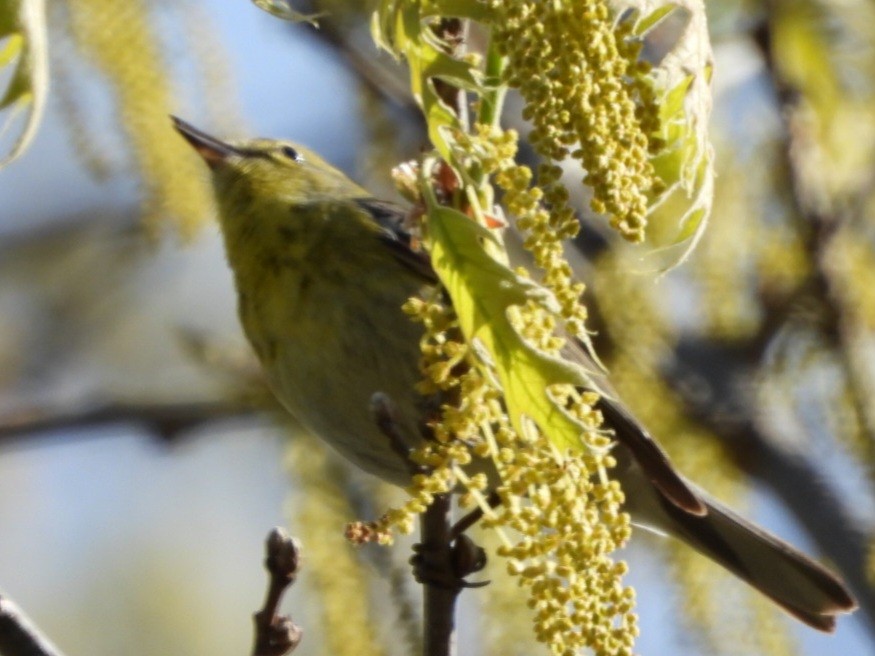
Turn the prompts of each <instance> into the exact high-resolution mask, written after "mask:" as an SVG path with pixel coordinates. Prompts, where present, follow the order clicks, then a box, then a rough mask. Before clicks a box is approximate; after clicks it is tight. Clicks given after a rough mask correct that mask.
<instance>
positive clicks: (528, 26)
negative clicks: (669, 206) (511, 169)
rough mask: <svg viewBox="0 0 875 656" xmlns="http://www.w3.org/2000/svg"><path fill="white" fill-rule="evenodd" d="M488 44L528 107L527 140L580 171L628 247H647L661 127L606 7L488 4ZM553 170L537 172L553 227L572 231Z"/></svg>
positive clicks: (622, 30) (599, 2) (633, 54)
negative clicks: (504, 61) (656, 135)
mask: <svg viewBox="0 0 875 656" xmlns="http://www.w3.org/2000/svg"><path fill="white" fill-rule="evenodd" d="M490 7H491V8H492V9H493V10H494V11H495V12H496V13H497V18H496V20H495V21H494V23H493V38H494V39H495V42H496V44H497V46H498V48H499V50H500V52H501V53H502V54H503V55H505V56H506V57H507V58H508V65H507V67H506V68H505V71H506V75H505V82H506V84H507V85H508V86H510V87H512V88H515V89H518V90H519V92H520V94H521V95H522V97H523V99H524V100H525V109H524V110H523V116H524V118H525V119H526V120H528V121H530V122H531V123H532V125H533V130H532V132H531V133H530V134H529V136H528V139H529V141H530V142H531V144H532V145H533V146H534V147H535V149H536V150H537V151H538V152H539V153H540V154H541V155H542V156H544V157H545V158H546V159H548V160H551V161H553V162H560V161H562V160H564V159H566V158H567V157H569V156H570V157H572V158H574V159H575V160H577V161H579V162H580V164H581V165H582V166H583V168H584V169H585V170H586V176H585V178H584V179H583V182H584V183H585V184H587V185H588V186H589V187H590V188H591V189H592V192H593V198H592V201H591V206H592V209H593V210H594V211H596V212H599V213H601V214H607V215H608V216H609V217H610V221H611V225H612V226H613V227H615V228H616V229H617V230H619V232H620V233H621V234H622V235H623V236H624V237H625V238H626V239H629V240H630V241H641V240H643V239H644V230H645V227H646V225H647V212H648V198H649V195H650V194H652V193H655V192H657V191H658V190H659V189H658V188H659V187H660V185H661V183H660V181H659V180H658V179H657V178H656V176H655V174H654V171H653V167H652V165H651V163H650V161H649V159H648V154H649V152H651V150H656V149H658V147H659V144H657V143H655V142H654V141H653V140H649V139H648V135H649V134H651V133H652V132H653V131H654V130H655V129H656V127H657V126H658V124H659V119H658V115H657V109H656V105H655V103H654V101H653V92H652V90H651V89H650V88H649V87H648V86H647V85H646V83H645V82H643V78H642V76H640V75H637V74H634V73H637V72H638V71H639V67H641V66H646V64H642V63H640V62H639V61H638V51H639V49H640V45H639V44H638V43H637V42H636V41H635V40H633V39H631V38H628V37H629V36H630V34H629V31H630V29H631V28H630V26H629V25H627V24H625V23H620V24H618V25H615V24H614V21H613V20H612V17H611V15H610V11H609V9H608V6H607V3H606V2H605V0H582V1H580V2H570V1H567V0H526V1H524V2H502V1H499V0H491V2H490ZM559 174H560V170H559V168H558V167H557V166H555V165H547V166H544V167H542V168H541V170H540V171H539V185H540V186H541V187H542V188H543V190H544V197H543V202H545V203H546V204H547V205H548V206H550V207H551V213H550V214H551V218H550V220H551V222H552V224H553V225H552V227H553V228H554V229H555V230H556V231H557V232H558V233H560V234H562V236H563V237H567V236H572V235H573V234H575V232H576V230H577V227H576V221H575V220H574V216H573V213H572V210H571V208H570V207H569V206H568V195H567V191H566V190H565V189H564V187H563V186H562V185H561V184H559V183H558V180H559Z"/></svg>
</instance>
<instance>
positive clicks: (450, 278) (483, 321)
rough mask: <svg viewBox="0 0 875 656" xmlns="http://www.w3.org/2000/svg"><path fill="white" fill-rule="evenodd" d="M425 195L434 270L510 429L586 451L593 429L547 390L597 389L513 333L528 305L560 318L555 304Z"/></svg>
mask: <svg viewBox="0 0 875 656" xmlns="http://www.w3.org/2000/svg"><path fill="white" fill-rule="evenodd" d="M429 168H430V167H429V166H427V165H426V166H425V167H424V169H425V170H428V169H429ZM425 193H426V205H427V207H428V210H429V211H428V247H429V252H430V254H431V261H432V266H434V269H435V271H436V272H437V274H438V276H439V277H440V279H441V282H442V283H443V285H444V286H445V288H446V290H447V292H448V293H449V295H450V298H451V299H452V301H453V307H454V308H455V310H456V314H457V316H458V318H459V325H460V327H461V329H462V332H463V333H464V335H465V338H466V340H467V342H468V343H469V344H478V343H479V344H482V346H483V347H485V349H486V352H488V353H489V354H490V356H491V357H492V362H489V363H482V365H483V366H484V367H488V368H490V369H491V370H493V371H494V374H495V375H496V376H497V378H498V381H499V382H500V384H501V387H502V390H503V392H504V399H505V402H506V404H507V409H508V415H509V417H510V419H511V421H512V423H513V425H514V428H515V429H516V430H517V431H520V432H521V433H522V434H525V433H526V432H527V431H528V430H529V428H528V422H534V424H535V425H537V427H538V428H539V429H540V430H541V431H543V433H544V434H545V435H546V436H547V438H548V439H549V440H550V442H551V443H552V444H554V445H555V446H556V447H557V448H559V449H560V450H565V449H573V450H575V451H578V452H579V451H580V450H581V449H584V448H590V447H588V446H586V445H585V443H584V442H583V440H582V439H581V438H582V435H583V433H584V432H586V431H587V430H590V429H589V428H588V427H587V426H584V425H583V424H582V423H581V422H580V421H578V420H577V419H575V418H574V417H572V416H570V415H569V414H568V413H567V412H566V411H565V409H564V408H562V407H561V406H560V405H559V404H557V403H556V402H555V401H554V400H553V399H552V398H551V396H550V393H549V389H550V387H551V386H552V385H556V384H563V383H567V384H571V385H574V386H578V387H587V388H589V389H597V387H596V385H595V383H594V382H593V381H592V379H591V378H590V376H589V375H588V373H587V371H586V370H585V369H584V368H583V367H581V366H579V365H577V364H575V363H572V362H569V361H566V360H564V359H562V358H560V357H558V356H555V355H551V354H549V353H546V352H544V351H541V350H539V349H537V348H535V347H534V346H533V345H532V344H530V343H529V342H528V341H527V340H525V339H524V338H523V337H522V336H521V335H520V334H519V332H518V331H517V330H516V329H515V328H514V326H513V324H512V322H511V319H510V315H509V313H510V312H511V311H512V308H514V307H518V306H522V305H524V304H525V303H526V302H527V301H529V300H537V301H538V302H539V303H541V304H542V305H543V306H545V307H547V308H548V309H550V310H551V311H552V312H555V313H558V312H559V305H558V303H557V301H556V299H555V298H554V297H553V296H552V294H551V293H550V292H549V291H548V290H546V289H544V288H543V287H541V286H539V285H537V284H536V283H534V282H532V281H531V280H528V279H526V278H523V277H521V276H519V275H517V274H516V273H515V272H514V271H513V270H511V269H510V268H509V267H507V266H506V265H505V264H503V263H501V262H499V261H498V260H496V259H495V258H494V257H492V256H491V255H490V254H489V253H488V249H484V247H483V243H484V242H495V239H496V237H495V236H494V235H493V234H492V233H491V232H489V231H488V230H487V229H486V228H484V227H482V226H481V225H479V224H478V223H476V222H475V221H473V220H472V219H471V218H469V217H468V216H465V215H464V214H462V213H461V212H458V211H457V210H454V209H452V208H449V207H444V206H440V205H438V204H437V201H436V200H435V197H434V195H433V192H431V191H430V190H429V189H428V188H427V185H426V192H425ZM490 373H492V372H490Z"/></svg>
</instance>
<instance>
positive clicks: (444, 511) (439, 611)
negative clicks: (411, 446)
mask: <svg viewBox="0 0 875 656" xmlns="http://www.w3.org/2000/svg"><path fill="white" fill-rule="evenodd" d="M451 506H452V498H451V496H450V495H449V494H441V495H438V496H436V497H435V499H434V501H433V502H432V504H431V505H430V506H429V507H428V509H427V510H426V511H425V513H423V515H422V518H421V523H422V544H421V550H422V552H423V553H424V554H426V555H427V557H428V558H429V559H432V558H434V559H435V560H436V561H437V562H439V563H447V564H448V563H449V562H450V560H451V558H450V542H451V538H450V528H451V527H450V511H451ZM460 591H461V588H452V587H447V586H443V585H440V584H439V583H438V582H436V581H428V580H425V581H423V615H424V621H423V626H424V629H425V636H424V639H423V649H422V653H423V654H424V656H452V655H453V654H455V652H456V640H455V620H454V617H455V612H456V599H457V598H458V596H459V592H460Z"/></svg>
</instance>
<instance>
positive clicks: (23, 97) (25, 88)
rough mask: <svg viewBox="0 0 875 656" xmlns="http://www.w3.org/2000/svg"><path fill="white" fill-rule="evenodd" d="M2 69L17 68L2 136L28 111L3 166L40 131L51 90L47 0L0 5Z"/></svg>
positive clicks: (0, 98)
mask: <svg viewBox="0 0 875 656" xmlns="http://www.w3.org/2000/svg"><path fill="white" fill-rule="evenodd" d="M0 39H4V41H3V42H2V44H0V68H6V67H10V66H11V67H13V71H12V75H11V76H10V78H9V82H8V84H7V85H6V88H5V89H4V90H2V95H0V112H2V115H0V136H2V135H4V134H6V133H7V132H8V131H10V130H11V129H12V128H13V126H14V125H15V124H16V121H17V119H18V117H19V116H20V115H21V114H22V113H25V114H26V116H25V118H24V121H23V125H22V127H21V128H20V132H19V134H18V136H17V137H16V138H15V139H14V141H13V143H12V145H11V146H10V148H9V151H8V152H7V153H5V154H2V153H0V168H3V167H4V166H6V165H8V164H9V163H11V162H12V161H13V160H15V159H16V158H17V157H19V156H20V155H21V154H22V153H23V152H24V151H25V150H26V149H27V147H28V145H29V144H30V142H31V141H32V140H33V137H34V135H35V134H36V130H37V127H39V123H40V119H41V118H42V114H43V109H44V108H45V99H46V95H47V93H48V52H47V39H46V21H45V3H44V0H5V1H4V3H3V4H2V6H0Z"/></svg>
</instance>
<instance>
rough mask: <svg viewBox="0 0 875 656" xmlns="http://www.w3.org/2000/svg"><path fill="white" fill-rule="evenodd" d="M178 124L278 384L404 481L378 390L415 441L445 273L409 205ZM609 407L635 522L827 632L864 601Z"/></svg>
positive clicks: (312, 416) (410, 442) (309, 156)
mask: <svg viewBox="0 0 875 656" xmlns="http://www.w3.org/2000/svg"><path fill="white" fill-rule="evenodd" d="M173 120H174V124H175V127H176V129H177V130H178V131H179V132H180V134H181V135H182V136H183V137H185V139H186V140H187V141H188V142H189V143H190V144H191V145H192V146H193V147H194V148H195V150H196V151H197V152H198V153H199V154H200V155H201V157H203V159H204V161H205V162H206V163H207V165H208V166H209V167H210V169H211V172H212V180H213V185H214V188H215V193H216V198H217V200H218V207H219V214H220V220H221V227H222V233H223V235H224V239H225V248H226V251H227V255H228V261H229V263H230V265H231V268H232V269H233V271H234V277H235V281H236V286H237V293H238V298H239V313H240V320H241V322H242V324H243V328H244V331H245V332H246V335H247V337H248V338H249V341H250V342H251V344H252V347H253V348H254V349H255V353H256V354H257V356H258V358H259V360H260V361H261V364H262V366H263V367H264V370H265V372H266V374H267V378H268V381H269V384H270V386H271V388H272V390H273V392H274V393H275V394H276V396H277V398H278V399H279V400H280V402H281V403H282V404H283V405H284V406H285V407H286V408H287V409H288V411H289V412H290V413H292V414H293V415H294V416H295V417H296V418H297V419H298V421H300V423H301V424H302V425H303V426H304V427H305V428H307V429H308V430H310V431H312V432H313V433H314V434H316V435H318V436H319V437H321V438H322V439H323V440H325V441H326V442H327V443H328V444H330V445H331V446H332V447H334V448H335V449H337V450H338V451H339V452H340V453H341V454H342V455H343V456H345V457H346V458H348V459H349V460H351V461H352V462H353V463H355V464H356V465H358V466H359V467H361V468H362V469H364V470H366V471H368V472H371V473H372V474H375V475H377V476H380V477H381V478H383V479H385V480H388V481H391V482H393V483H396V484H398V485H405V484H406V483H408V482H409V478H410V467H409V464H408V463H407V462H406V461H405V459H404V458H403V456H402V455H401V453H403V450H402V449H399V448H398V445H397V444H393V443H392V440H390V439H388V438H387V436H386V435H385V433H384V432H383V431H382V430H381V429H380V428H379V427H378V425H377V422H376V421H375V418H374V416H373V413H372V409H371V408H372V400H373V398H374V395H375V394H378V393H379V394H382V395H384V396H385V398H388V399H390V400H391V402H392V406H393V415H394V416H393V421H394V423H395V424H396V426H395V428H396V429H397V434H398V439H401V440H403V441H404V443H405V445H406V446H409V447H410V448H411V449H412V448H415V447H416V446H417V445H418V444H419V443H420V441H421V440H422V439H423V438H422V437H421V433H420V430H419V427H420V422H421V419H422V418H423V416H424V413H425V412H426V411H427V405H426V400H425V399H424V398H423V397H422V396H420V395H419V394H418V393H417V392H416V391H415V384H416V383H417V381H418V380H419V378H420V374H419V371H418V368H417V362H418V359H419V339H420V337H421V335H422V329H421V327H420V326H418V325H416V324H414V323H413V322H412V321H410V320H409V318H408V317H406V316H405V315H404V313H403V312H402V310H401V307H402V305H403V304H404V302H405V301H407V299H408V298H410V297H411V296H413V295H414V294H416V293H417V292H419V291H421V290H422V289H423V287H425V286H429V285H431V286H434V285H438V284H439V282H438V279H437V277H436V276H435V274H434V272H433V271H432V269H431V266H430V264H429V261H428V258H427V256H426V255H425V254H423V253H420V252H417V251H414V250H413V249H412V248H411V244H410V237H409V236H408V235H407V234H406V233H405V232H404V231H403V230H402V229H401V219H402V217H403V216H404V213H403V210H401V209H400V208H397V207H395V206H393V205H392V204H390V203H385V202H382V201H379V200H376V199H375V198H373V197H372V196H371V195H370V194H369V193H368V192H367V191H365V190H364V189H362V188H361V187H359V186H358V185H356V184H355V183H354V182H352V181H351V180H350V179H349V178H347V177H346V176H345V175H344V174H343V173H341V172H340V171H338V170H337V169H335V168H333V167H332V166H330V165H329V164H328V163H326V162H325V161H324V160H323V159H322V158H320V157H319V156H318V155H316V154H315V153H312V152H310V151H308V150H306V149H304V148H302V147H300V146H297V145H294V144H291V143H288V142H285V141H272V140H267V139H255V140H251V141H238V142H230V143H229V142H223V141H220V140H218V139H216V138H214V137H211V136H209V135H207V134H205V133H204V132H202V131H200V130H198V129H196V128H194V127H193V126H191V125H189V124H187V123H185V122H183V121H181V120H179V119H176V118H174V119H173ZM572 357H577V358H586V354H585V353H584V352H583V351H582V350H580V351H579V352H577V353H574V354H572ZM600 409H601V410H602V412H603V414H604V417H605V422H606V424H607V425H608V427H610V428H611V429H612V430H613V432H614V435H615V437H616V439H617V442H618V445H617V447H616V448H615V449H614V453H615V454H616V456H617V460H618V463H619V464H618V466H617V467H616V468H615V469H614V470H613V473H614V475H615V476H616V477H617V478H618V479H619V481H620V484H621V486H622V488H623V491H624V492H625V495H626V504H625V509H626V510H627V511H628V512H629V513H630V515H631V516H632V520H633V522H634V523H636V524H637V525H640V526H644V527H646V528H650V529H653V530H656V531H657V532H661V533H668V534H670V535H672V536H674V537H676V538H679V539H680V540H682V541H684V542H686V543H687V544H688V545H690V546H691V547H693V548H694V549H696V550H697V551H699V552H701V553H702V554H704V555H705V556H707V557H709V558H711V559H712V560H714V561H715V562H717V563H719V564H720V565H722V566H723V567H725V568H726V569H728V570H729V571H730V572H732V573H733V574H735V575H736V576H738V577H739V578H741V579H742V580H744V581H746V582H747V583H749V584H750V585H752V586H753V587H755V588H756V589H758V590H759V591H760V592H762V593H763V594H765V595H766V596H767V597H769V598H770V599H772V600H773V601H775V602H776V603H777V604H778V605H780V606H781V607H782V608H784V609H785V610H786V611H788V612H789V613H790V614H792V615H793V616H795V617H796V618H798V619H799V620H801V621H803V622H805V623H806V624H808V625H810V626H812V627H814V628H816V629H819V630H821V631H831V630H833V628H834V627H835V616H836V615H837V614H840V613H845V612H850V611H852V610H853V609H854V608H856V602H855V601H854V599H853V597H852V596H851V594H850V593H849V592H848V590H847V589H846V587H845V586H844V584H843V583H842V582H841V581H840V580H839V579H838V578H837V577H836V576H835V575H834V574H832V573H831V572H830V571H828V570H827V569H826V568H824V567H823V566H821V565H820V564H818V563H816V562H815V561H814V560H812V559H810V558H809V557H807V556H805V555H803V554H802V553H800V552H799V551H797V550H796V549H794V548H793V547H791V546H790V545H788V544H786V543H785V542H782V541H781V540H779V539H778V538H776V537H774V536H772V535H770V534H768V533H766V532H765V531H764V530H762V529H761V528H759V527H757V526H755V525H753V524H751V523H750V522H748V521H747V520H744V519H742V518H741V517H739V516H737V515H736V514H735V513H733V512H732V511H730V510H729V509H728V508H726V507H725V506H723V505H721V504H720V503H719V502H717V501H716V500H714V499H712V498H711V497H710V496H708V495H707V494H706V493H705V492H704V491H702V490H701V489H699V488H698V487H696V486H695V485H693V484H692V483H690V482H688V481H687V480H686V479H684V478H683V477H682V476H681V475H680V474H679V473H677V472H676V471H675V470H674V468H673V467H672V465H671V463H670V462H669V460H668V458H667V457H666V456H665V454H664V452H663V451H662V450H661V449H660V448H659V446H658V445H657V444H656V443H655V442H654V441H653V439H652V438H651V437H650V435H649V434H648V433H647V431H646V430H645V429H644V427H643V426H642V425H641V424H640V423H639V422H638V421H637V420H636V419H635V418H634V417H633V416H632V415H631V414H630V413H629V411H628V410H627V409H626V408H625V407H623V406H622V405H621V404H620V403H619V402H616V401H614V400H611V399H608V398H603V399H602V402H601V406H600Z"/></svg>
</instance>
